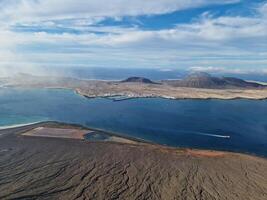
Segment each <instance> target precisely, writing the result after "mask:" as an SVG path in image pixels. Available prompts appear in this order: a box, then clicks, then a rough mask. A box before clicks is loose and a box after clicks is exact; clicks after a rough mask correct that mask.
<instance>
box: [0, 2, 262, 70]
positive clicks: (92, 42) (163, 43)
mask: <svg viewBox="0 0 267 200" xmlns="http://www.w3.org/2000/svg"><path fill="white" fill-rule="evenodd" d="M76 66H77V67H116V68H118V67H119V68H120V67H121V68H156V69H161V70H162V69H163V70H171V69H183V70H194V71H211V72H218V71H219V72H221V71H222V72H227V73H228V72H231V73H252V72H260V73H266V74H267V1H265V0H224V1H222V0H135V1H127V0H0V74H4V73H7V72H8V71H14V70H15V71H16V70H21V69H23V70H31V71H34V70H35V71H38V70H40V69H42V67H46V68H47V67H51V68H53V67H62V68H64V67H76Z"/></svg>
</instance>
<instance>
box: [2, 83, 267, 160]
mask: <svg viewBox="0 0 267 200" xmlns="http://www.w3.org/2000/svg"><path fill="white" fill-rule="evenodd" d="M44 120H57V121H62V122H71V123H78V124H82V125H86V126H88V127H95V128H101V129H105V130H109V131H114V132H117V133H119V134H121V135H126V136H131V137H136V138H141V139H145V140H148V141H152V142H155V143H159V144H165V145H169V146H175V147H176V146H179V147H196V148H205V149H218V150H230V151H238V152H248V153H252V154H257V155H263V156H267V101H253V100H167V99H161V98H152V99H151V98H150V99H143V98H141V99H131V100H126V101H116V102H115V101H112V100H108V99H104V98H96V99H87V98H84V97H82V96H79V95H76V94H75V93H74V92H73V91H70V90H56V89H14V88H8V89H7V88H0V126H8V125H15V124H24V123H31V122H36V121H44Z"/></svg>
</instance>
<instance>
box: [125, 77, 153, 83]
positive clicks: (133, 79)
mask: <svg viewBox="0 0 267 200" xmlns="http://www.w3.org/2000/svg"><path fill="white" fill-rule="evenodd" d="M121 82H122V83H145V84H156V83H155V82H153V81H151V80H150V79H148V78H143V77H129V78H127V79H125V80H123V81H121Z"/></svg>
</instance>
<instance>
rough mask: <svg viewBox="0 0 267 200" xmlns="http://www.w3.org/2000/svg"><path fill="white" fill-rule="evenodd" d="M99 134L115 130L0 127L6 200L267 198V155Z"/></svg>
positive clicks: (48, 125)
mask: <svg viewBox="0 0 267 200" xmlns="http://www.w3.org/2000/svg"><path fill="white" fill-rule="evenodd" d="M97 131H98V132H97ZM96 132H97V134H107V135H109V136H110V137H113V136H114V135H112V134H111V133H105V132H101V131H100V130H93V129H90V128H85V127H81V126H78V125H73V124H62V123H57V122H43V123H37V124H32V125H27V126H22V127H15V128H9V129H4V130H0V169H1V170H0V173H1V179H0V191H1V192H0V199H64V200H68V199H129V200H130V199H188V200H193V199H214V200H216V199H218V200H219V199H232V200H235V199H236V200H237V199H254V200H257V199H258V200H264V199H266V198H267V182H266V180H267V173H266V171H267V160H266V158H260V157H256V156H251V155H244V154H240V153H230V152H219V151H211V150H195V149H186V148H170V147H166V146H160V145H156V144H151V143H147V142H145V141H137V140H134V141H132V142H129V141H130V140H131V139H130V138H121V140H117V141H110V140H103V141H102V140H98V141H94V140H90V139H89V140H86V139H85V137H84V135H85V134H88V135H90V134H96ZM114 137H117V136H116V135H115V136H114ZM123 139H125V140H123Z"/></svg>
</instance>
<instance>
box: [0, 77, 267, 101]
mask: <svg viewBox="0 0 267 200" xmlns="http://www.w3.org/2000/svg"><path fill="white" fill-rule="evenodd" d="M0 82H1V79H0ZM2 82H3V83H2V85H5V86H10V87H30V88H67V89H72V90H74V91H76V92H77V93H78V94H80V95H83V96H85V97H89V98H92V97H112V96H123V97H125V98H124V99H127V98H139V97H162V98H169V99H210V98H214V99H236V98H245V99H266V98H267V86H266V85H264V84H261V83H256V82H251V81H245V80H242V79H238V78H235V77H214V76H211V75H209V74H207V73H194V74H190V75H189V76H187V77H186V78H184V79H182V80H162V81H157V82H154V81H153V80H150V79H147V78H144V77H129V78H127V79H125V80H122V81H103V80H87V79H77V78H68V77H55V76H54V77H53V76H49V77H48V76H33V75H29V74H18V75H17V76H13V77H10V78H6V79H2Z"/></svg>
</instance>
